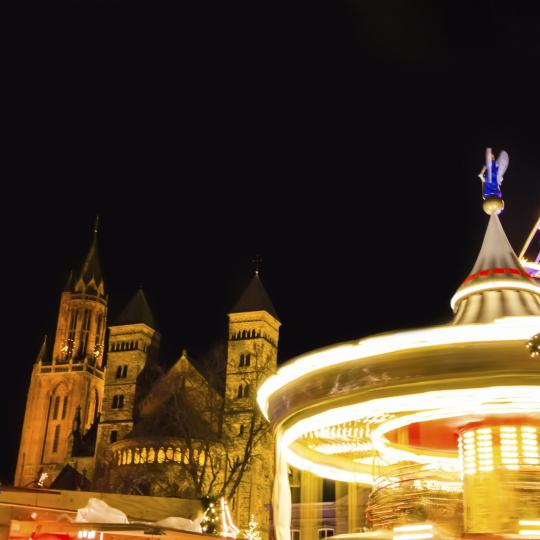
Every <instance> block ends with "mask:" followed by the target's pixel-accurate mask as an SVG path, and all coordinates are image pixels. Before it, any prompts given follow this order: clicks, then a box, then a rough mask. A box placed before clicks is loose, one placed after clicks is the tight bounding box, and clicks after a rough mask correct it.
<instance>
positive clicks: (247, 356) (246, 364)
mask: <svg viewBox="0 0 540 540" xmlns="http://www.w3.org/2000/svg"><path fill="white" fill-rule="evenodd" d="M244 365H245V366H246V367H248V366H250V365H251V354H250V353H247V354H246V362H245V364H244Z"/></svg>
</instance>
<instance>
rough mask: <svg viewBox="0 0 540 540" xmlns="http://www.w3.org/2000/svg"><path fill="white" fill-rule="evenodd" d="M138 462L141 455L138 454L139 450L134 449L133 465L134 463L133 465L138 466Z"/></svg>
mask: <svg viewBox="0 0 540 540" xmlns="http://www.w3.org/2000/svg"><path fill="white" fill-rule="evenodd" d="M140 460H141V455H140V453H139V449H138V448H135V450H134V451H133V463H135V465H138V464H139V461H140Z"/></svg>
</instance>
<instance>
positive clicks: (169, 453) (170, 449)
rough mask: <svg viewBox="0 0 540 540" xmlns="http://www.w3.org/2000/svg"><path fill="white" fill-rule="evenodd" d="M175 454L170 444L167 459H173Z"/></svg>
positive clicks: (166, 454)
mask: <svg viewBox="0 0 540 540" xmlns="http://www.w3.org/2000/svg"><path fill="white" fill-rule="evenodd" d="M173 455H174V450H173V449H172V447H171V446H169V447H168V448H167V450H166V452H165V457H166V458H167V461H172V460H173Z"/></svg>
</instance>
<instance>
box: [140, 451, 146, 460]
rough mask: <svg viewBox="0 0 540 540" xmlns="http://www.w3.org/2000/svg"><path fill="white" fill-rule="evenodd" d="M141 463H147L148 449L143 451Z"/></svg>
mask: <svg viewBox="0 0 540 540" xmlns="http://www.w3.org/2000/svg"><path fill="white" fill-rule="evenodd" d="M141 463H146V448H143V449H142V450H141Z"/></svg>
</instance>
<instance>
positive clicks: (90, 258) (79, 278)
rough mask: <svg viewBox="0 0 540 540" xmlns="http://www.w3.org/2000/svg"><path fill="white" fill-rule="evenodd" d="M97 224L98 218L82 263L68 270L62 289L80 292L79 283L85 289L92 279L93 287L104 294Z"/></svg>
mask: <svg viewBox="0 0 540 540" xmlns="http://www.w3.org/2000/svg"><path fill="white" fill-rule="evenodd" d="M98 224H99V218H96V223H95V225H94V234H93V237H92V243H91V244H90V249H89V250H88V253H87V254H86V257H85V258H84V261H83V263H82V265H81V266H80V267H79V268H78V269H76V270H75V272H70V275H69V278H68V280H67V282H66V285H65V286H64V291H69V292H80V289H81V284H82V285H83V288H84V289H86V287H88V285H90V284H91V283H92V281H93V282H94V284H95V285H94V286H93V288H95V290H96V291H98V293H100V294H104V283H103V274H102V273H101V264H100V262H99V254H98V240H97V236H98Z"/></svg>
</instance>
